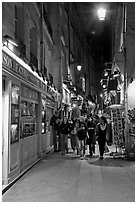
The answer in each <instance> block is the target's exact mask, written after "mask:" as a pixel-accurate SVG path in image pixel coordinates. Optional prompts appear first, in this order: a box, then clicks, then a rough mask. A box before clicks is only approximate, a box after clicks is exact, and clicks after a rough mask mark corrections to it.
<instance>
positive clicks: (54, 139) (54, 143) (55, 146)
mask: <svg viewBox="0 0 137 204" xmlns="http://www.w3.org/2000/svg"><path fill="white" fill-rule="evenodd" d="M53 145H54V151H57V131H56V130H55V129H53Z"/></svg>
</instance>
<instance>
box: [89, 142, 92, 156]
mask: <svg viewBox="0 0 137 204" xmlns="http://www.w3.org/2000/svg"><path fill="white" fill-rule="evenodd" d="M91 145H92V144H91V143H89V154H90V156H92V147H91Z"/></svg>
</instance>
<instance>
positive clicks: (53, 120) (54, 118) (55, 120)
mask: <svg viewBox="0 0 137 204" xmlns="http://www.w3.org/2000/svg"><path fill="white" fill-rule="evenodd" d="M58 120H59V118H58V117H57V116H55V115H53V116H52V117H51V119H50V125H51V126H52V127H53V128H54V129H55V130H58V127H59V124H58Z"/></svg>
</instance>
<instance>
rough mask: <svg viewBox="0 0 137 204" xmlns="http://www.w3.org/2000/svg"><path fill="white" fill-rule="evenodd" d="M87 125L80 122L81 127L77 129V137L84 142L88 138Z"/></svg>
mask: <svg viewBox="0 0 137 204" xmlns="http://www.w3.org/2000/svg"><path fill="white" fill-rule="evenodd" d="M87 131H88V128H87V125H86V123H85V122H79V127H78V129H77V136H78V139H79V140H84V139H86V137H87Z"/></svg>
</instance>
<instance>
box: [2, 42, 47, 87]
mask: <svg viewBox="0 0 137 204" xmlns="http://www.w3.org/2000/svg"><path fill="white" fill-rule="evenodd" d="M2 50H3V51H4V52H6V53H7V54H8V55H9V56H11V57H12V58H13V59H15V60H16V61H17V62H18V63H19V64H20V65H22V66H23V67H25V68H26V69H27V70H28V71H29V72H31V73H32V74H33V75H35V76H36V77H37V78H38V79H40V80H41V81H42V82H43V83H45V84H46V85H47V81H44V80H43V78H42V77H40V76H39V75H38V74H37V73H36V72H33V71H32V69H31V68H30V66H29V65H28V64H26V63H25V62H24V61H23V60H22V59H20V58H19V57H17V56H16V55H15V54H14V53H13V52H12V51H11V50H10V49H8V47H6V46H5V45H3V47H2Z"/></svg>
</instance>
